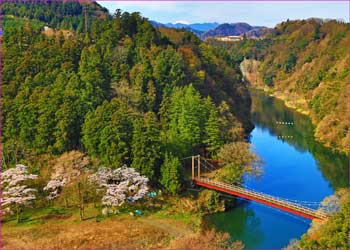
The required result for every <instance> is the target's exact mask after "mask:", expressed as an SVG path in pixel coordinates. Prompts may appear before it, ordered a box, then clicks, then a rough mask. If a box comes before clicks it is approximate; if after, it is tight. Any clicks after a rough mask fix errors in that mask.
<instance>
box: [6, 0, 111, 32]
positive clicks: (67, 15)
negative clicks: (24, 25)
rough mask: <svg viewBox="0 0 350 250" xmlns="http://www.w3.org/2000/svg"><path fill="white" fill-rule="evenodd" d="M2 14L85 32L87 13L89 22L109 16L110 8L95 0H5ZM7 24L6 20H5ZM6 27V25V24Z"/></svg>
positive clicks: (53, 26)
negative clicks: (94, 0)
mask: <svg viewBox="0 0 350 250" xmlns="http://www.w3.org/2000/svg"><path fill="white" fill-rule="evenodd" d="M1 7H2V15H3V16H5V17H6V16H10V17H17V18H25V19H30V20H37V21H40V22H42V23H44V24H46V25H49V26H50V27H52V28H60V29H67V30H76V31H77V32H83V31H84V28H85V19H84V17H85V13H86V14H88V15H87V16H88V20H87V22H88V24H89V23H91V21H92V20H93V19H107V18H109V14H108V10H107V9H106V8H103V7H101V6H100V5H99V4H97V3H95V2H93V1H82V3H80V2H79V1H78V0H75V1H66V2H65V1H63V2H61V1H45V0H38V1H22V0H14V1H11V0H10V1H9V0H5V1H3V3H2V6H1ZM5 24H6V22H5ZM5 27H6V26H5Z"/></svg>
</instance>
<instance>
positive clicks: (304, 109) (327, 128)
mask: <svg viewBox="0 0 350 250" xmlns="http://www.w3.org/2000/svg"><path fill="white" fill-rule="evenodd" d="M259 65H260V62H259V61H257V60H254V59H249V60H248V59H244V60H243V61H242V62H241V64H240V69H241V72H242V74H243V76H244V78H245V80H246V81H247V82H248V84H249V88H250V89H251V90H253V91H254V90H261V91H264V92H265V93H266V94H267V95H269V96H271V97H275V98H277V99H279V100H282V101H283V102H284V104H285V106H286V107H288V108H291V109H293V110H295V111H297V112H298V113H300V114H303V115H307V116H308V117H310V119H311V121H312V124H313V125H314V126H315V131H314V135H313V136H314V137H315V138H316V140H317V141H319V142H321V143H322V144H323V145H324V146H325V147H327V148H330V149H332V150H335V151H338V152H341V153H343V154H348V140H347V138H348V135H346V130H341V129H339V128H336V127H337V126H338V125H339V124H340V123H342V121H341V120H339V119H335V120H334V119H333V118H334V117H333V116H332V114H331V113H330V114H329V117H328V116H326V117H323V118H322V119H321V120H319V119H318V118H317V117H316V115H315V110H313V111H312V110H311V109H310V107H309V101H308V100H307V99H305V97H303V96H301V95H300V94H297V93H296V92H295V90H294V89H293V86H289V85H286V83H283V82H278V84H277V83H276V84H274V86H268V85H266V84H265V83H264V82H263V80H262V76H261V74H260V72H259ZM332 124H333V125H332ZM339 133H343V135H341V136H340V135H339ZM343 138H344V139H343Z"/></svg>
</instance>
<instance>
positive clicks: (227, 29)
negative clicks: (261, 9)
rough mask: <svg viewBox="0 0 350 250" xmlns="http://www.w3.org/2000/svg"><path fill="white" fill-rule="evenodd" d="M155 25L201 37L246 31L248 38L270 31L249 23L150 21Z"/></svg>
mask: <svg viewBox="0 0 350 250" xmlns="http://www.w3.org/2000/svg"><path fill="white" fill-rule="evenodd" d="M150 23H151V24H152V25H153V26H154V27H168V28H174V29H182V28H183V29H186V30H189V31H191V32H193V33H194V34H196V35H197V36H198V37H200V38H201V39H203V40H204V39H206V38H207V37H211V36H240V35H243V34H244V33H246V36H247V37H248V38H257V37H260V36H262V35H264V34H265V33H266V32H268V30H269V29H268V28H266V27H263V26H251V25H249V24H247V23H231V24H230V23H224V24H219V23H216V22H214V23H193V24H185V23H159V22H156V21H152V20H151V21H150Z"/></svg>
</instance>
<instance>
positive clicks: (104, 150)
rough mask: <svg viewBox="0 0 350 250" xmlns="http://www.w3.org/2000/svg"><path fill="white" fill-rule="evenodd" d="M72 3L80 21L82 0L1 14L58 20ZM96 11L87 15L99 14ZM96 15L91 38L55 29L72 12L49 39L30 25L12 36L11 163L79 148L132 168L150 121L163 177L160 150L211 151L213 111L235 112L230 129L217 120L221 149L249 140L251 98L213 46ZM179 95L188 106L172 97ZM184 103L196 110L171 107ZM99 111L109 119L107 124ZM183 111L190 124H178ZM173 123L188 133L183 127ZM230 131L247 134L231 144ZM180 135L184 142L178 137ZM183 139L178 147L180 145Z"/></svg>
mask: <svg viewBox="0 0 350 250" xmlns="http://www.w3.org/2000/svg"><path fill="white" fill-rule="evenodd" d="M50 5H54V7H53V8H51V7H49V6H50ZM93 5H94V6H96V9H101V8H100V7H99V5H98V4H96V3H94V4H93ZM68 6H70V7H72V6H74V9H76V10H77V11H75V10H74V11H72V12H69V13H70V14H69V15H68V16H69V18H71V20H76V18H78V19H79V18H81V10H82V8H83V7H82V5H81V4H79V3H56V2H52V3H50V4H48V5H45V4H43V3H33V2H26V3H18V2H17V3H6V6H5V7H6V8H4V9H5V10H6V13H7V14H8V15H9V14H10V13H12V14H15V13H17V11H19V14H18V15H19V16H18V17H15V18H22V21H23V22H25V23H26V22H27V23H31V22H41V23H42V22H43V21H39V20H44V21H45V22H49V23H52V22H53V19H54V18H50V17H52V16H54V17H56V16H60V13H61V10H62V9H64V8H68ZM34 7H38V8H36V9H37V10H38V13H39V14H40V15H39V14H38V15H39V17H37V16H36V15H34V16H33V17H32V18H33V19H29V20H28V21H26V20H27V19H26V18H24V16H28V15H27V13H26V12H25V10H26V9H27V8H28V9H30V8H34ZM56 12H57V13H56ZM43 13H46V14H47V16H46V14H43ZM94 13H95V12H94ZM94 13H91V12H90V14H89V15H91V16H92V17H94V16H95V14H94ZM56 14H57V15H56ZM22 16H23V17H22ZM91 16H89V17H88V19H89V24H88V33H85V32H83V31H79V29H77V30H75V29H74V27H73V29H72V30H71V32H72V33H69V34H70V35H69V36H67V35H66V34H67V33H65V32H64V30H62V32H61V30H60V29H59V28H57V27H61V26H62V23H63V22H64V20H66V16H63V17H62V18H63V19H62V21H61V24H60V25H58V26H56V29H57V31H56V32H54V33H53V34H51V35H47V34H46V33H43V32H42V30H41V29H33V28H32V27H31V25H24V26H23V27H22V28H21V27H18V28H17V29H16V27H11V32H9V29H8V30H5V33H4V36H3V42H4V47H3V65H4V68H3V93H4V95H3V96H4V106H3V108H4V109H3V118H4V123H3V124H4V126H3V132H4V154H5V157H6V160H5V164H6V166H9V164H12V163H13V162H15V161H17V160H19V159H23V158H25V155H28V154H30V155H37V154H42V153H51V154H54V155H57V154H61V153H64V152H67V151H70V150H73V149H78V150H84V151H86V152H88V154H89V155H91V156H93V157H96V158H98V159H99V160H101V161H102V162H104V163H106V164H117V165H120V164H123V163H127V164H131V163H132V162H133V159H134V158H136V151H135V150H136V144H137V143H136V141H135V140H134V142H132V138H131V137H132V135H133V133H136V131H135V129H136V128H137V126H139V125H140V124H142V123H144V122H146V123H147V122H149V123H150V124H149V126H151V127H152V126H153V127H154V131H153V132H155V134H152V135H150V136H153V137H154V142H152V141H150V145H148V146H149V147H150V148H152V147H154V151H153V153H152V154H156V155H154V162H152V163H150V164H151V165H150V166H149V167H150V169H151V172H152V175H153V173H154V174H156V175H159V167H160V164H161V162H162V159H163V155H162V153H160V154H159V152H158V151H159V150H158V149H159V148H160V147H161V148H162V150H164V151H172V153H173V154H174V155H177V156H182V155H183V154H192V153H195V152H198V150H204V149H205V147H206V146H205V145H207V144H208V143H209V140H208V136H209V135H208V134H206V132H205V130H206V128H205V126H207V125H206V124H207V123H208V121H207V119H208V115H209V112H210V110H212V109H214V110H215V112H216V113H215V115H219V112H227V111H229V112H230V113H231V116H230V118H227V119H230V124H231V126H230V127H227V125H224V124H213V126H215V127H216V129H220V137H222V138H217V139H216V140H220V143H223V142H225V141H229V140H231V139H234V140H236V139H235V138H242V136H243V130H241V128H242V127H243V128H244V129H245V131H246V132H248V131H249V130H250V129H251V128H252V124H251V121H250V114H249V109H250V108H249V107H250V99H249V95H248V92H247V89H246V88H245V87H244V86H243V85H242V84H241V78H242V76H241V74H240V71H239V68H238V67H236V68H231V67H229V66H228V65H226V64H225V62H224V61H223V60H222V59H221V57H220V55H219V53H218V51H217V50H216V49H214V48H212V47H210V46H208V45H206V44H204V43H202V42H201V41H200V40H199V39H198V38H197V37H195V36H194V35H193V34H191V33H190V32H188V31H185V30H182V31H181V30H174V29H166V28H161V29H159V30H157V29H155V28H153V27H152V25H151V24H150V23H149V22H148V20H147V19H146V18H143V17H141V16H140V15H139V14H138V13H127V12H121V11H118V12H117V13H115V15H114V17H113V18H112V17H109V16H108V17H107V18H103V19H100V18H92V17H91ZM41 17H42V18H41ZM36 18H39V20H38V19H36ZM177 95H180V96H181V95H183V96H184V97H183V98H187V100H182V99H179V100H176V99H174V98H175V96H177ZM209 96H210V98H207V97H209ZM177 101H178V103H177ZM182 101H183V102H184V103H181V102H182ZM186 101H188V102H193V104H194V105H197V108H198V110H183V111H182V112H183V114H180V113H179V112H180V111H178V110H175V109H173V110H170V108H171V105H185V103H186ZM108 110H109V111H108ZM214 110H213V112H214ZM120 113H122V114H124V116H123V117H121V118H120V119H122V120H119V118H118V119H117V118H116V117H118V116H117V114H120ZM101 115H103V116H106V117H104V118H103V119H101V117H100V116H101ZM178 115H180V116H184V117H183V118H184V119H191V120H192V121H193V123H192V124H191V123H187V120H181V121H178V120H177V119H179V118H177V116H178ZM183 118H181V119H183ZM123 119H124V120H123ZM225 119H226V118H225ZM141 121H143V122H141ZM119 122H122V124H121V125H120V126H121V127H120V128H119V130H117V131H114V132H113V135H114V136H113V135H107V134H106V133H109V132H108V131H109V128H110V127H111V126H114V125H113V124H116V123H119ZM180 122H182V123H181V124H180ZM171 123H173V124H171ZM226 123H227V121H226ZM226 123H225V124H226ZM175 124H178V125H179V126H184V127H183V129H182V130H180V131H179V129H177V128H176V126H175ZM172 126H173V127H172ZM188 126H194V127H191V128H190V127H188ZM208 126H209V125H208ZM231 127H235V128H236V129H237V131H240V132H238V133H239V136H238V137H237V134H236V135H234V137H232V138H231V139H230V133H231V132H230V131H231ZM138 129H141V130H142V129H143V128H141V127H140V128H138ZM93 131H95V132H93ZM188 131H192V132H188ZM193 131H197V132H196V133H197V134H193ZM150 132H151V131H150ZM118 133H120V135H119V134H118ZM123 133H126V134H123ZM171 133H175V134H171ZM120 136H122V137H121V138H122V139H120ZM123 136H124V137H123ZM169 136H170V137H171V136H172V138H173V139H171V138H170V137H169ZM177 136H179V137H181V138H182V139H181V140H182V141H180V142H178V141H176V140H177ZM190 137H192V138H191V139H189V138H190ZM163 140H164V141H163ZM110 143H113V145H114V147H115V148H114V150H112V151H110V149H109V148H108V147H107V145H108V144H110ZM163 143H164V144H163ZM177 143H181V146H178V147H176V144H177ZM210 143H215V142H214V141H213V142H210ZM132 144H135V145H134V146H132ZM141 145H142V144H140V146H141ZM144 146H147V145H144ZM133 148H134V149H133ZM174 148H176V150H175V149H174ZM180 148H181V150H180ZM118 150H119V151H118ZM183 156H185V155H183ZM115 157H116V158H115ZM113 162H114V163H113ZM116 162H118V163H116ZM147 164H149V163H147Z"/></svg>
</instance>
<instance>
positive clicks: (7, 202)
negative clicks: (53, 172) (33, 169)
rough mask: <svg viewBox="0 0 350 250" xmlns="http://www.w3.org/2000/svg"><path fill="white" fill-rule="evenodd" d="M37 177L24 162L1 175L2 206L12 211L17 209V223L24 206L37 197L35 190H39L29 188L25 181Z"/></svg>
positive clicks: (5, 209)
mask: <svg viewBox="0 0 350 250" xmlns="http://www.w3.org/2000/svg"><path fill="white" fill-rule="evenodd" d="M37 178H38V176H37V175H33V174H29V173H28V169H27V166H25V165H22V164H17V165H16V167H14V168H10V169H8V170H6V171H5V172H3V173H2V175H1V187H2V198H1V206H2V207H3V208H4V211H5V212H6V211H7V212H10V213H11V212H13V211H14V210H15V212H16V215H17V223H18V222H19V221H20V213H21V209H22V207H24V206H26V205H28V204H29V203H30V202H31V201H33V200H35V198H36V197H35V192H37V190H36V189H34V188H29V187H28V186H27V185H25V182H27V181H28V180H35V179H37Z"/></svg>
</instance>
